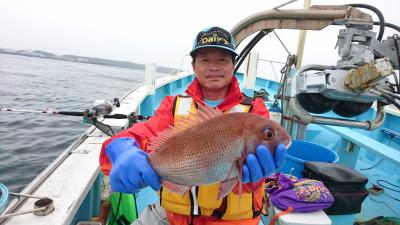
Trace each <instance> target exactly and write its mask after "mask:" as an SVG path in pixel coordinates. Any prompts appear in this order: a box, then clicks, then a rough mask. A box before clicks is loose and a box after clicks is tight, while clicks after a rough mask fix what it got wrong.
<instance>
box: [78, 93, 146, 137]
mask: <svg viewBox="0 0 400 225" xmlns="http://www.w3.org/2000/svg"><path fill="white" fill-rule="evenodd" d="M120 106H121V104H120V102H119V99H118V98H114V101H113V102H110V101H106V100H96V101H95V102H94V106H93V107H92V109H91V110H89V109H87V110H85V111H84V112H83V120H84V122H86V123H89V124H92V125H94V126H95V127H96V128H97V129H99V130H101V131H102V132H103V133H105V134H107V135H108V136H113V135H115V134H116V133H118V132H120V131H122V130H124V129H126V128H129V127H131V126H132V125H133V124H134V123H137V122H139V121H142V120H147V119H148V118H149V117H146V116H142V115H137V114H136V113H135V112H131V113H130V114H128V115H125V114H110V113H111V112H112V110H113V108H114V107H117V108H118V107H120ZM99 117H100V118H104V119H128V125H127V126H126V127H115V126H110V125H108V124H105V123H103V122H101V121H99V119H98V118H99Z"/></svg>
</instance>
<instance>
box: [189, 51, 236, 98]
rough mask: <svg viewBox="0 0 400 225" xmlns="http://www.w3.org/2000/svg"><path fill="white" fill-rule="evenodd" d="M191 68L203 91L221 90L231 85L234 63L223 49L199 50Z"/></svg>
mask: <svg viewBox="0 0 400 225" xmlns="http://www.w3.org/2000/svg"><path fill="white" fill-rule="evenodd" d="M192 66H193V71H194V74H195V76H196V77H197V80H198V81H199V84H200V86H201V87H202V88H203V89H204V91H218V90H223V89H225V88H227V87H228V86H229V85H230V84H231V81H232V76H233V71H234V63H233V62H232V55H231V54H229V52H227V51H225V50H223V49H219V48H203V49H199V50H198V51H197V52H196V56H195V60H194V62H193V64H192Z"/></svg>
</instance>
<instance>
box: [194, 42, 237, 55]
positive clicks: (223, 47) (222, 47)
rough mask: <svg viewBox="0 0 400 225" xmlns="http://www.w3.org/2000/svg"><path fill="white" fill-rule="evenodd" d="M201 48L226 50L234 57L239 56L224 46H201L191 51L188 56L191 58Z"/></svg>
mask: <svg viewBox="0 0 400 225" xmlns="http://www.w3.org/2000/svg"><path fill="white" fill-rule="evenodd" d="M202 48H221V49H224V50H227V51H228V52H230V53H232V54H233V55H234V56H238V55H239V54H237V53H236V52H235V51H234V50H232V49H231V48H228V47H225V46H218V45H203V46H199V47H197V48H194V49H192V51H190V56H192V57H193V55H194V53H195V52H196V51H197V50H199V49H202Z"/></svg>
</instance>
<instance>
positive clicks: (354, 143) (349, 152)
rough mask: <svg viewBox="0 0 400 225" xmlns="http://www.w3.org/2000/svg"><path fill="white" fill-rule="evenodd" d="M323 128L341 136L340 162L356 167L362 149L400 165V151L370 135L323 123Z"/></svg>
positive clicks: (338, 151) (339, 147)
mask: <svg viewBox="0 0 400 225" xmlns="http://www.w3.org/2000/svg"><path fill="white" fill-rule="evenodd" d="M322 127H323V128H325V129H327V130H329V131H331V132H333V133H335V134H337V135H339V136H340V141H339V145H338V146H337V148H336V149H337V154H338V155H339V163H341V164H344V165H347V166H349V167H352V168H355V166H356V162H357V160H358V158H359V153H360V150H361V149H364V150H366V151H368V152H370V153H373V154H376V155H378V156H380V157H382V158H383V159H385V160H387V161H389V162H391V163H393V164H394V165H396V166H400V151H399V150H398V149H395V148H392V147H390V146H388V145H385V144H383V143H381V142H380V141H378V140H376V139H374V138H371V137H368V136H367V135H364V134H362V133H360V132H357V131H355V130H354V129H350V128H347V127H339V126H330V125H323V126H322Z"/></svg>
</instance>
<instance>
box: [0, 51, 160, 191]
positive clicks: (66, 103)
mask: <svg viewBox="0 0 400 225" xmlns="http://www.w3.org/2000/svg"><path fill="white" fill-rule="evenodd" d="M164 75H165V74H164ZM158 76H163V74H158ZM143 81H144V71H141V70H133V69H125V68H118V67H110V66H102V65H93V64H85V63H75V62H67V61H59V60H51V59H42V58H34V57H26V56H18V55H8V54H0V107H6V108H15V109H32V110H46V109H48V108H50V109H53V110H55V111H84V110H86V109H90V108H91V107H92V106H93V103H94V101H95V100H97V99H104V100H109V101H112V100H113V99H114V98H115V97H118V98H120V97H122V96H123V95H124V94H125V93H126V92H127V91H129V90H130V89H131V88H134V87H136V86H138V85H139V84H141V83H142V82H143ZM89 127H90V125H88V124H85V123H83V119H82V117H75V116H61V115H48V114H41V113H20V112H0V183H3V184H5V185H6V186H7V187H8V188H9V189H10V191H14V192H19V191H21V190H22V189H23V188H24V187H25V186H26V185H27V184H28V183H29V182H30V181H32V180H33V179H34V178H35V177H36V176H37V175H38V174H39V173H40V172H41V171H42V170H43V169H44V168H46V166H48V165H49V164H50V163H51V162H52V161H53V160H54V159H55V158H56V157H57V156H58V155H59V154H60V153H62V152H63V151H64V150H65V149H66V148H67V147H68V146H69V145H70V144H71V143H72V142H73V141H74V140H75V139H76V138H78V137H79V136H80V135H81V134H82V133H83V132H84V131H85V130H86V129H88V128H89ZM71 175H73V174H71Z"/></svg>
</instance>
